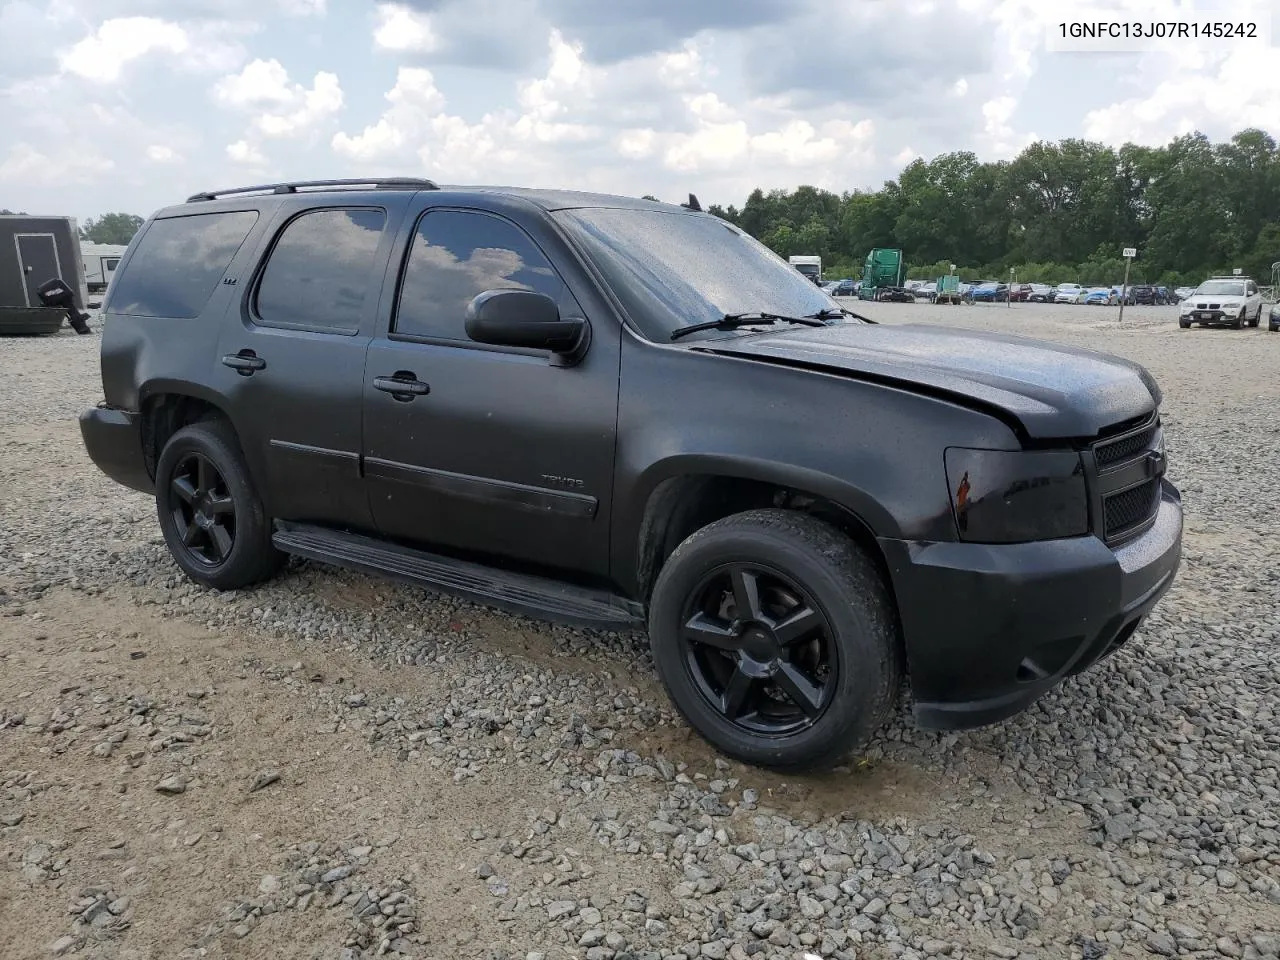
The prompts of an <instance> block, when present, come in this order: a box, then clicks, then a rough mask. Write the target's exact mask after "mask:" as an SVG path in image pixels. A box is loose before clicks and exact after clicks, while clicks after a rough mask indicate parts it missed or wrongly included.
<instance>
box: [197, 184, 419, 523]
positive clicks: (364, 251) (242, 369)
mask: <svg viewBox="0 0 1280 960" xmlns="http://www.w3.org/2000/svg"><path fill="white" fill-rule="evenodd" d="M405 203H406V200H405V198H403V197H400V196H389V197H388V199H387V201H386V203H385V204H384V205H381V206H378V207H374V206H363V205H356V204H351V205H349V206H346V207H342V208H334V209H324V208H321V209H305V208H301V207H300V206H298V205H296V204H295V205H294V206H293V207H291V208H290V207H286V209H285V210H284V211H283V212H282V214H281V216H280V218H279V220H278V221H277V223H275V224H273V226H272V231H271V234H272V235H273V237H274V239H273V240H272V241H270V252H269V253H268V254H267V256H266V262H265V266H264V267H263V268H262V269H261V270H260V271H259V272H258V274H257V275H256V276H247V277H245V278H243V282H244V283H245V285H246V287H248V288H249V289H247V290H246V291H245V294H244V296H242V297H241V298H239V299H238V300H237V302H236V303H235V304H234V305H233V307H232V309H233V310H235V311H237V312H238V313H239V316H238V317H235V318H228V322H226V323H224V324H223V327H222V330H223V332H222V335H221V338H220V341H219V345H218V351H217V356H216V357H215V359H214V366H215V369H214V372H213V376H214V378H215V382H216V384H217V386H218V388H219V389H220V390H221V392H222V393H223V394H224V395H225V396H226V397H228V399H229V401H230V403H231V404H232V416H233V419H234V420H235V422H236V427H237V430H238V431H239V433H240V436H241V439H242V442H244V443H245V444H246V445H252V447H253V448H254V449H255V450H256V451H257V452H258V454H259V457H258V461H259V462H260V463H262V464H263V466H264V473H265V478H264V479H265V483H264V487H265V489H263V490H262V491H261V493H262V494H263V496H264V498H265V499H266V500H267V503H268V509H269V510H270V512H271V515H272V516H273V517H275V518H277V519H282V520H295V521H299V522H311V523H320V524H331V525H335V526H340V527H345V528H349V529H354V530H361V531H366V532H367V531H371V530H372V529H373V519H372V517H371V515H370V513H369V501H368V496H367V494H366V491H365V488H364V481H363V478H362V477H361V475H360V442H361V438H360V432H361V412H360V405H361V392H362V390H363V381H364V361H365V352H366V351H367V349H368V346H369V339H370V338H369V331H370V330H371V326H372V323H373V319H374V317H375V316H376V313H377V301H378V296H379V291H380V288H381V282H382V275H383V273H384V271H385V265H386V260H387V256H388V255H389V253H390V249H391V246H392V245H393V243H394V234H395V228H396V226H397V225H398V218H399V213H400V211H401V210H402V209H403V206H404V204H405ZM231 279H233V282H237V283H238V282H242V281H241V279H240V278H238V277H237V278H231Z"/></svg>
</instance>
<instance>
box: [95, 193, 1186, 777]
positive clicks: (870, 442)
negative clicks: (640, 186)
mask: <svg viewBox="0 0 1280 960" xmlns="http://www.w3.org/2000/svg"><path fill="white" fill-rule="evenodd" d="M102 379H103V388H104V393H105V397H106V402H105V403H102V404H100V405H99V406H98V407H97V408H95V409H92V410H88V411H85V413H84V414H83V415H82V416H81V428H82V432H83V436H84V442H85V445H86V447H87V449H88V451H89V454H90V456H91V457H92V458H93V460H94V461H95V462H96V463H97V464H98V466H99V467H100V468H101V469H102V470H103V471H104V472H105V473H106V474H108V475H109V476H110V477H112V478H114V479H115V480H117V481H119V482H120V483H123V484H125V485H127V486H130V487H133V488H135V489H138V490H142V491H146V492H148V493H150V492H154V494H155V498H156V505H157V509H158V513H159V521H160V526H161V529H162V531H163V533H164V537H165V540H166V542H167V544H168V546H169V549H170V550H171V551H172V554H173V556H174V558H175V560H176V561H177V563H178V565H179V566H180V567H181V568H182V569H183V570H184V571H186V573H187V574H188V575H189V576H190V577H192V578H193V579H195V580H196V581H198V582H200V583H202V584H206V585H208V586H211V587H214V588H218V589H234V588H239V587H245V586H248V585H250V584H253V583H255V582H257V581H260V580H263V579H264V578H267V577H269V576H271V575H272V574H273V573H275V572H276V571H277V570H279V568H280V565H281V561H282V557H283V555H284V554H295V555H298V556H301V557H305V558H310V559H312V560H317V561H322V562H325V563H331V564H337V565H341V566H346V567H351V568H355V569H359V570H366V571H373V572H377V573H380V574H385V575H388V576H392V577H396V578H399V579H401V580H405V581H408V582H411V583H415V584H421V585H423V586H426V587H428V588H431V589H436V590H442V591H449V592H453V593H456V594H460V595H462V596H465V597H469V598H472V599H475V600H477V601H479V602H482V603H486V604H491V605H493V606H497V607H500V608H504V609H507V610H511V611H518V612H520V613H524V614H530V615H534V616H539V617H546V618H549V619H555V620H560V621H564V622H568V623H571V624H577V625H585V626H589V627H596V628H604V629H631V628H646V629H647V631H648V635H649V638H650V642H651V646H652V651H653V658H654V662H655V664H656V666H657V670H658V672H659V673H660V674H661V677H662V679H663V681H664V682H665V684H666V687H667V689H668V690H669V692H670V695H671V697H672V699H673V701H674V703H675V705H676V706H677V707H678V709H679V710H680V711H681V712H682V713H683V714H684V716H685V717H686V718H687V719H688V721H689V722H690V723H691V724H692V725H693V726H694V727H695V728H697V730H699V731H700V732H701V733H702V734H703V735H704V736H706V738H707V739H708V740H710V741H711V742H712V743H714V744H715V745H716V746H717V747H719V748H720V749H722V750H723V751H724V752H726V753H728V754H730V755H732V756H735V757H738V758H740V759H742V760H745V761H748V762H752V763H757V764H762V765H769V766H777V767H791V768H799V767H812V766H819V765H825V764H828V763H831V762H834V761H835V760H836V759H837V758H839V757H840V756H841V755H843V754H845V753H847V752H848V751H850V750H852V749H854V748H856V747H857V746H858V745H860V744H862V743H863V742H864V741H865V740H866V739H867V738H868V737H869V736H870V735H871V734H872V733H873V732H874V731H875V730H876V728H877V727H878V726H879V725H880V724H881V722H882V721H883V720H884V719H885V718H886V716H887V715H888V713H889V711H890V709H891V706H892V704H893V702H894V700H895V698H896V696H897V694H898V690H899V686H900V683H901V681H902V678H903V676H904V674H908V675H909V677H910V689H911V695H912V699H913V701H914V707H915V713H916V716H917V718H918V720H919V722H920V723H922V724H923V725H926V726H930V727H935V728H948V729H957V728H963V727H971V726H976V725H980V724H985V723H990V722H993V721H997V720H1000V719H1002V718H1004V717H1008V716H1010V715H1012V714H1014V713H1016V712H1018V711H1019V710H1021V709H1023V708H1025V707H1026V706H1027V705H1029V704H1030V703H1032V702H1033V701H1034V700H1036V699H1037V698H1038V697H1040V696H1041V695H1042V694H1044V693H1046V692H1047V691H1048V690H1050V689H1051V688H1052V687H1053V686H1054V685H1055V684H1057V683H1058V682H1059V681H1060V680H1062V678H1064V677H1066V676H1069V675H1071V674H1075V673H1077V672H1079V671H1080V670H1083V669H1084V668H1086V667H1088V666H1089V665H1090V664H1093V663H1094V662H1096V661H1097V660H1099V659H1100V658H1102V657H1103V656H1105V655H1107V654H1108V653H1110V652H1111V651H1113V650H1115V649H1116V648H1117V647H1119V646H1120V645H1121V644H1123V643H1124V642H1125V641H1126V640H1127V639H1128V638H1129V636H1130V635H1131V634H1132V633H1133V631H1134V629H1135V627H1137V625H1138V623H1139V621H1140V620H1141V619H1142V617H1143V615H1144V614H1145V613H1146V612H1147V611H1149V610H1150V609H1151V607H1152V606H1153V605H1154V604H1155V603H1156V602H1157V600H1158V599H1159V598H1160V596H1161V595H1162V594H1163V593H1164V592H1165V591H1166V590H1167V589H1168V588H1169V585H1170V583H1171V582H1172V580H1173V578H1174V575H1175V571H1176V569H1177V566H1178V563H1179V558H1180V548H1181V535H1182V509H1181V505H1180V500H1179V496H1178V493H1177V491H1176V489H1175V488H1174V487H1173V486H1172V485H1171V484H1170V483H1169V482H1168V481H1167V480H1166V478H1165V475H1164V474H1165V469H1164V467H1165V459H1164V453H1163V450H1164V444H1163V436H1162V431H1161V425H1160V419H1159V401H1160V391H1159V389H1158V388H1157V386H1156V384H1155V383H1154V382H1153V381H1152V379H1151V377H1150V376H1149V375H1148V374H1147V373H1146V371H1145V370H1143V369H1142V368H1141V367H1139V366H1137V365H1135V364H1133V363H1129V362H1127V361H1124V360H1120V359H1116V358H1113V357H1108V356H1104V355H1101V354H1096V353H1091V352H1087V351H1084V350H1076V349H1069V348H1066V347H1059V346H1052V345H1049V344H1044V343H1039V342H1036V341H1033V340H1027V339H1020V338H1009V337H1004V336H997V335H995V334H990V333H981V332H967V331H959V330H946V329H939V328H938V327H935V326H933V325H918V326H917V325H907V326H882V325H877V324H874V323H872V322H870V321H869V320H867V319H865V318H862V317H859V316H857V315H855V314H852V313H850V312H848V311H845V310H843V309H842V308H841V307H840V306H839V305H838V304H837V303H836V302H835V301H834V300H832V299H831V298H830V297H828V296H827V295H826V294H824V293H823V292H822V291H821V290H820V289H818V288H817V287H815V286H814V285H813V284H812V283H810V282H809V281H807V280H806V279H805V278H804V277H803V276H801V275H800V274H799V273H797V272H796V271H795V270H794V269H793V268H792V267H790V266H789V265H788V264H787V263H786V262H785V261H784V260H782V259H781V258H779V257H777V256H775V255H774V254H773V253H772V252H770V251H769V250H768V249H766V248H765V247H764V246H762V245H761V244H760V243H758V242H756V241H755V240H753V239H752V238H751V237H750V236H748V235H747V234H745V233H744V232H743V231H741V230H739V229H738V228H737V227H735V226H733V225H732V224H730V223H727V222H725V221H723V220H720V219H718V218H716V217H714V216H712V215H709V214H706V213H702V212H700V210H699V207H698V204H697V201H696V199H695V198H692V197H691V198H690V202H689V203H688V204H685V205H681V206H674V205H665V204H657V203H654V202H653V201H648V200H631V199H626V198H620V197H610V196H598V195H591V194H582V193H573V192H555V191H544V190H520V189H505V188H503V189H498V188H479V187H467V188H464V187H438V186H436V185H435V184H433V183H431V182H429V181H422V180H388V181H370V182H362V183H358V184H356V183H351V182H349V181H323V182H320V183H310V184H296V183H295V184H278V185H272V186H268V187H254V188H245V189H242V190H232V191H225V192H223V193H204V194H198V195H196V196H194V197H192V198H191V199H190V200H188V201H187V202H186V203H184V204H180V205H177V206H174V207H170V208H168V209H165V210H162V211H161V212H159V213H158V214H156V215H155V216H153V217H152V218H151V219H150V220H149V221H148V222H147V224H146V225H145V226H144V228H143V229H142V230H141V231H140V232H139V234H138V236H137V237H136V238H135V239H134V241H133V242H132V243H131V244H130V246H129V250H128V252H127V253H126V254H125V257H124V259H123V261H122V262H121V264H120V267H119V272H118V273H117V275H116V278H115V282H114V284H113V286H112V288H111V291H110V293H109V294H108V297H107V301H106V303H104V305H103V328H102Z"/></svg>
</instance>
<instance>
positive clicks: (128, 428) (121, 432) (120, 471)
mask: <svg viewBox="0 0 1280 960" xmlns="http://www.w3.org/2000/svg"><path fill="white" fill-rule="evenodd" d="M80 435H81V437H83V438H84V448H85V450H86V451H88V454H89V459H91V460H92V461H93V462H94V464H96V465H97V467H98V469H99V470H101V471H102V472H103V473H105V474H106V475H107V476H108V477H110V478H111V479H112V480H114V481H115V482H116V483H120V484H123V485H124V486H126V487H130V488H131V489H134V490H140V491H141V492H143V493H154V492H155V484H154V482H153V481H152V479H151V474H149V473H148V472H147V461H146V457H145V455H144V454H143V446H142V417H141V415H140V414H137V413H134V412H133V411H131V410H118V409H116V408H115V407H106V406H102V407H93V408H92V409H89V410H86V411H84V412H83V413H81V414H80Z"/></svg>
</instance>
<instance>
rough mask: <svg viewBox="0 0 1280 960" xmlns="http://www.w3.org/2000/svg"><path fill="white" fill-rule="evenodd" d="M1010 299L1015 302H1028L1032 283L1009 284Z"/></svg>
mask: <svg viewBox="0 0 1280 960" xmlns="http://www.w3.org/2000/svg"><path fill="white" fill-rule="evenodd" d="M1009 299H1010V300H1012V301H1013V302H1014V303H1026V302H1027V301H1028V300H1030V299H1031V284H1029V283H1011V284H1010V285H1009Z"/></svg>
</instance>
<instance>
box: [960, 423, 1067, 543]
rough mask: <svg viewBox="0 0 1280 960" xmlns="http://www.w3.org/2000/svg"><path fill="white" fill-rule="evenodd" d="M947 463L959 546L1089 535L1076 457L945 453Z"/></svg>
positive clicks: (964, 451) (1050, 452)
mask: <svg viewBox="0 0 1280 960" xmlns="http://www.w3.org/2000/svg"><path fill="white" fill-rule="evenodd" d="M945 457H946V470H947V483H948V485H949V486H950V488H951V507H952V512H953V514H954V516H955V520H956V528H957V529H958V530H959V533H960V539H961V540H965V541H968V542H970V543H1024V542H1028V541H1032V540H1055V539H1058V538H1060V537H1077V536H1082V535H1083V534H1086V533H1088V532H1089V503H1088V496H1087V491H1086V489H1085V482H1084V464H1083V463H1082V462H1081V460H1080V454H1078V453H1076V452H1074V451H1070V450H1026V451H1022V450H1013V451H1010V450H972V449H967V448H964V447H948V448H947V451H946V454H945Z"/></svg>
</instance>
